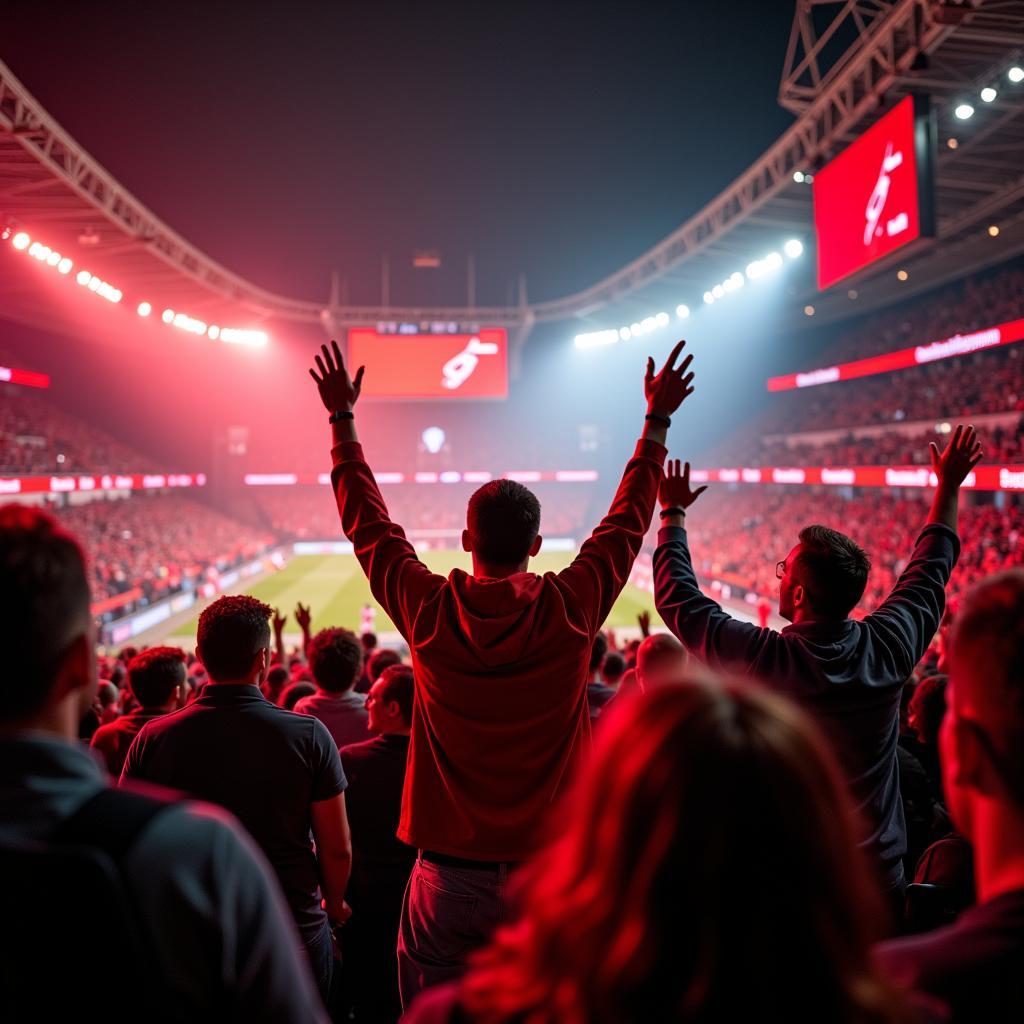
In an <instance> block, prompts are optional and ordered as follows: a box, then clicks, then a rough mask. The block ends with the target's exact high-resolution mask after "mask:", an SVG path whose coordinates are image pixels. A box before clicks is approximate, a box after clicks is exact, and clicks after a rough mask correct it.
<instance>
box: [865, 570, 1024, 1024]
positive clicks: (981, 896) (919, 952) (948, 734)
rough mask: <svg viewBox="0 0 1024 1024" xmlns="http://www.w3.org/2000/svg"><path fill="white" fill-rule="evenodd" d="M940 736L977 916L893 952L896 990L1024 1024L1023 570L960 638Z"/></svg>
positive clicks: (990, 595)
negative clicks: (969, 853)
mask: <svg viewBox="0 0 1024 1024" xmlns="http://www.w3.org/2000/svg"><path fill="white" fill-rule="evenodd" d="M948 668H949V681H948V683H947V686H946V695H947V706H946V717H945V719H944V721H943V724H942V733H941V744H942V757H941V759H940V760H941V764H942V777H943V782H944V784H945V788H946V795H947V797H948V799H949V810H950V814H951V815H952V817H953V821H954V823H955V824H956V826H957V828H958V829H959V831H960V832H961V833H962V834H963V836H964V837H965V838H966V839H967V840H968V841H969V842H970V844H971V846H972V847H973V849H974V880H975V886H976V890H977V895H978V904H977V906H975V907H972V908H970V909H968V910H966V911H964V913H963V914H961V916H960V918H959V919H958V920H957V921H956V923H955V924H952V925H950V926H948V927H946V928H941V929H939V930H937V931H934V932H931V933H927V934H924V935H917V936H914V937H912V938H906V939H901V940H897V941H894V942H890V943H887V944H885V945H884V946H882V947H881V949H880V951H879V956H880V959H881V962H882V963H883V964H884V966H885V967H886V969H887V970H888V971H889V972H890V974H891V975H892V977H893V978H895V979H896V980H897V981H899V982H900V983H902V984H904V985H906V986H908V987H910V988H913V989H915V990H917V991H920V992H924V993H928V994H929V995H932V996H936V997H938V998H939V999H942V1000H943V1001H945V1002H946V1003H947V1004H948V1005H949V1006H950V1008H951V1010H952V1014H953V1020H954V1021H976V1020H1020V1019H1021V1017H1022V1016H1024V970H1022V969H1021V968H1022V965H1024V570H1021V569H1013V570H1010V571H1008V572H1004V573H1000V574H998V575H996V576H993V577H992V578H991V579H989V580H987V581H985V582H984V583H982V584H981V585H980V586H978V587H977V588H976V589H975V590H974V591H973V592H972V593H971V594H970V595H969V596H968V597H967V598H966V600H965V601H964V604H963V606H962V608H961V609H960V612H959V614H958V615H957V618H956V620H955V621H954V623H953V626H952V632H951V636H950V650H949V658H948Z"/></svg>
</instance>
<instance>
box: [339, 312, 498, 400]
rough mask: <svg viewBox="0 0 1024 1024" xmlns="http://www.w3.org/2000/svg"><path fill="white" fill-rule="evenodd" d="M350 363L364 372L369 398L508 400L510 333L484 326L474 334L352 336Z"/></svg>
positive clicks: (359, 330)
mask: <svg viewBox="0 0 1024 1024" xmlns="http://www.w3.org/2000/svg"><path fill="white" fill-rule="evenodd" d="M348 362H349V366H350V367H352V368H353V372H354V368H356V367H359V366H365V367H366V377H365V379H364V381H363V390H362V396H363V397H365V398H450V399H454V398H476V399H480V398H507V397H508V334H507V332H506V331H505V330H504V329H503V328H500V327H485V328H483V329H482V330H479V331H477V332H476V333H475V334H384V333H382V332H380V331H378V330H375V329H373V328H369V327H353V328H351V329H350V330H349V332H348Z"/></svg>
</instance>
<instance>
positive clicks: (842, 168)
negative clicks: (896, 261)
mask: <svg viewBox="0 0 1024 1024" xmlns="http://www.w3.org/2000/svg"><path fill="white" fill-rule="evenodd" d="M933 139H934V136H933V132H932V128H931V120H930V117H929V113H928V106H927V99H926V98H925V97H920V96H907V97H906V98H905V99H903V100H901V101H900V102H899V103H897V104H896V106H895V107H893V108H892V110H890V111H889V113H888V114H886V115H885V116H884V117H882V118H881V119H880V120H878V121H877V122H876V123H875V124H873V125H872V126H871V127H870V128H869V129H868V130H867V131H866V132H865V133H864V134H863V135H862V136H861V137H860V138H859V139H857V141H856V142H854V143H852V144H851V145H850V146H848V147H847V148H846V149H845V150H843V152H842V153H840V154H839V156H837V157H836V158H835V159H834V160H832V161H831V163H828V164H826V165H825V166H824V167H823V168H822V169H821V170H820V171H819V172H818V173H817V174H816V175H815V176H814V226H815V230H816V232H817V236H818V287H819V288H820V289H825V288H828V287H830V286H831V285H833V284H835V283H836V282H838V281H841V280H843V278H846V277H849V276H850V275H851V274H854V273H856V272H857V271H858V270H862V269H863V268H864V267H867V266H869V265H870V264H872V263H874V262H875V261H876V260H880V259H881V258H882V257H883V256H888V255H889V254H890V253H892V252H895V251H896V250H897V249H901V248H903V246H905V245H909V244H910V243H911V242H913V241H916V240H917V239H918V238H921V237H922V236H926V235H931V234H933V233H934V228H933V224H932V219H933V218H932V170H933V159H934V141H933Z"/></svg>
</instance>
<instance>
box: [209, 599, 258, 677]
mask: <svg viewBox="0 0 1024 1024" xmlns="http://www.w3.org/2000/svg"><path fill="white" fill-rule="evenodd" d="M272 614H273V609H272V608H271V607H270V605H268V604H264V603H263V602H262V601H257V600H256V598H255V597H249V596H248V595H246V594H238V595H235V596H233V597H219V598H217V600H216V601H214V602H213V604H211V605H210V607H209V608H207V609H206V610H205V611H204V612H203V614H202V615H200V616H199V632H198V635H197V637H196V649H197V650H198V651H199V657H200V659H201V660H202V662H203V665H204V666H205V667H206V671H207V674H208V675H209V676H210V678H211V679H212V680H214V681H215V682H219V681H220V680H221V679H241V678H242V676H244V675H247V674H248V673H249V671H250V669H251V668H252V663H253V660H254V659H255V657H256V655H257V654H259V652H260V651H261V650H263V649H264V648H269V647H270V616H271V615H272Z"/></svg>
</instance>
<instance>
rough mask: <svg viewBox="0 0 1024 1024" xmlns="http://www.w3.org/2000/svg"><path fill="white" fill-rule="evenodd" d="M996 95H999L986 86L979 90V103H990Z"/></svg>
mask: <svg viewBox="0 0 1024 1024" xmlns="http://www.w3.org/2000/svg"><path fill="white" fill-rule="evenodd" d="M998 95H999V93H998V92H996V90H995V89H993V88H992V86H990V85H987V86H986V87H985V88H984V89H982V90H981V101H982V102H983V103H991V102H992V101H993V100H994V99H995V98H996V97H997V96H998Z"/></svg>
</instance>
